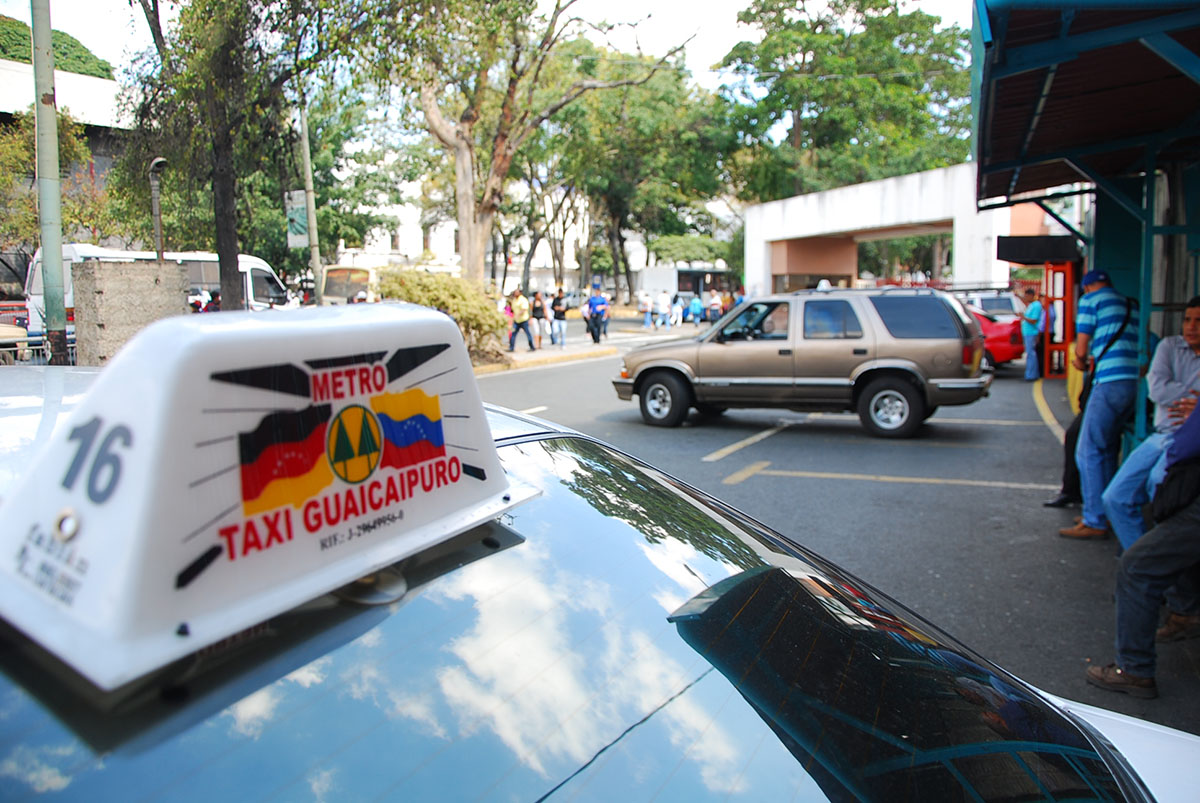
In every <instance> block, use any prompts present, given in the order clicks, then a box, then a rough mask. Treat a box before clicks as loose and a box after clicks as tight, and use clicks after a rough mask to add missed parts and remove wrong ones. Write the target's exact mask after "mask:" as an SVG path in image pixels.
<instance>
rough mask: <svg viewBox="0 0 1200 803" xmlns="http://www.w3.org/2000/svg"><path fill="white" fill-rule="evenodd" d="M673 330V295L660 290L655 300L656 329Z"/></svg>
mask: <svg viewBox="0 0 1200 803" xmlns="http://www.w3.org/2000/svg"><path fill="white" fill-rule="evenodd" d="M660 326H662V327H665V328H667V329H670V328H671V294H670V293H668V292H667V291H666V290H660V291H659V293H658V296H657V297H656V298H655V299H654V328H655V329H657V328H658V327H660Z"/></svg>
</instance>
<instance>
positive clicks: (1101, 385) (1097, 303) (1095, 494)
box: [1058, 270, 1138, 538]
mask: <svg viewBox="0 0 1200 803" xmlns="http://www.w3.org/2000/svg"><path fill="white" fill-rule="evenodd" d="M1081 284H1082V285H1083V292H1084V295H1083V297H1082V298H1081V299H1079V312H1078V314H1077V315H1076V317H1075V348H1074V351H1073V352H1072V354H1071V363H1072V364H1073V365H1074V366H1075V367H1076V368H1077V369H1079V370H1081V371H1082V370H1085V369H1086V368H1087V363H1088V360H1089V359H1090V360H1091V362H1092V375H1093V378H1092V390H1091V395H1089V396H1088V400H1087V406H1086V407H1085V408H1084V413H1083V422H1082V423H1081V424H1080V427H1079V443H1078V444H1077V446H1076V448H1075V464H1076V465H1077V466H1079V485H1080V490H1081V491H1082V492H1083V516H1082V518H1081V519H1080V521H1079V523H1077V524H1076V525H1075V526H1074V527H1065V528H1063V529H1061V530H1059V531H1058V534H1059V535H1061V536H1063V537H1064V538H1106V537H1108V518H1107V517H1106V516H1105V515H1104V502H1103V499H1102V497H1103V494H1104V489H1105V488H1106V487H1107V486H1108V481H1109V480H1111V479H1112V478H1113V475H1114V474H1116V473H1117V455H1118V453H1119V451H1120V446H1121V432H1122V430H1123V429H1124V428H1125V421H1126V419H1128V418H1129V416H1130V414H1131V413H1132V412H1133V404H1134V401H1135V399H1136V398H1137V382H1138V351H1137V341H1138V335H1137V331H1138V314H1137V309H1136V308H1135V306H1134V303H1133V301H1131V300H1130V299H1127V298H1125V297H1124V296H1122V295H1121V294H1120V293H1118V292H1117V291H1116V290H1114V289H1113V288H1112V285H1111V284H1110V282H1109V278H1108V274H1107V273H1105V272H1104V271H1100V270H1093V271H1088V272H1087V273H1085V274H1084V275H1083V279H1082V281H1081Z"/></svg>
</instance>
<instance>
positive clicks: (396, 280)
mask: <svg viewBox="0 0 1200 803" xmlns="http://www.w3.org/2000/svg"><path fill="white" fill-rule="evenodd" d="M379 294H380V295H381V296H382V297H383V298H391V299H396V300H399V301H409V302H411V303H413V304H421V305H422V306H426V307H432V308H433V309H437V310H441V311H442V312H445V313H446V314H447V315H449V316H450V317H451V318H453V319H454V320H455V321H456V322H457V323H458V328H459V329H460V330H462V333H463V339H464V340H465V341H466V343H467V350H468V351H469V352H470V354H471V358H472V359H473V360H482V359H494V356H492V355H495V354H496V353H497V352H498V341H497V340H496V338H497V337H498V336H499V335H500V333H501V332H502V331H503V330H504V329H505V328H506V326H507V321H506V320H505V318H504V315H503V313H501V312H500V311H499V310H498V309H496V304H495V302H493V301H492V300H491V299H490V298H488V297H487V295H486V294H485V293H484V292H483V290H482V289H481V288H480V287H478V286H476V285H474V284H471V283H470V282H467V281H464V280H463V279H456V278H454V277H453V276H448V275H446V274H445V273H426V272H424V271H419V270H399V269H384V270H382V271H380V273H379Z"/></svg>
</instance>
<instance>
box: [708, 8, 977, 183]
mask: <svg viewBox="0 0 1200 803" xmlns="http://www.w3.org/2000/svg"><path fill="white" fill-rule="evenodd" d="M738 19H739V20H740V21H741V22H743V23H747V24H751V25H755V26H757V27H759V28H760V29H761V30H762V33H763V36H762V40H761V41H760V42H757V43H754V42H741V43H740V44H738V45H736V46H735V47H734V48H733V50H731V51H730V52H729V54H728V55H727V56H726V57H725V60H724V65H725V66H727V67H732V68H733V69H734V71H735V72H736V73H738V74H739V75H740V76H741V82H740V83H739V84H738V85H736V86H732V87H728V88H727V92H728V94H729V96H730V97H731V98H734V99H735V100H736V101H737V102H738V120H737V127H738V131H739V135H740V137H741V139H742V142H743V144H744V146H745V147H744V149H743V150H742V151H741V152H740V153H739V154H738V157H737V158H736V159H735V160H733V161H732V163H731V173H733V175H734V177H735V181H736V184H737V189H738V191H739V194H740V195H741V196H742V197H745V198H749V199H755V200H770V199H774V198H780V197H784V196H787V195H794V194H799V193H805V192H813V191H818V190H824V189H829V188H832V187H838V186H844V185H847V184H855V183H859V182H862V181H871V180H874V179H879V178H887V177H890V176H896V175H903V174H907V173H913V172H917V171H920V170H928V169H932V168H935V167H944V166H947V165H951V164H957V163H960V162H962V161H964V160H965V159H966V157H967V154H968V150H969V141H968V137H969V133H970V117H969V108H968V99H969V95H970V86H969V81H970V70H969V64H968V62H967V58H968V47H967V45H968V41H967V32H965V31H963V30H962V29H960V28H958V27H956V26H949V27H947V28H944V29H942V30H937V29H936V25H937V23H938V22H939V20H938V19H937V18H936V17H933V16H930V15H929V14H925V13H923V12H920V11H914V12H911V13H901V11H900V8H899V3H898V0H828V2H821V3H815V2H807V1H806V0H791V2H788V0H753V2H752V3H751V4H750V6H749V7H748V8H747V9H746V10H745V11H743V12H741V13H740V14H739V16H738ZM781 131H786V136H785V137H783V138H782V141H780V139H781V138H780V133H781Z"/></svg>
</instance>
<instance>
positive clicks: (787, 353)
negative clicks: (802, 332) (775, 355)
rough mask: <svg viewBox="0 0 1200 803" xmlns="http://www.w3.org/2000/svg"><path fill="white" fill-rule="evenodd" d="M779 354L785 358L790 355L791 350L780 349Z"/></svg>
mask: <svg viewBox="0 0 1200 803" xmlns="http://www.w3.org/2000/svg"><path fill="white" fill-rule="evenodd" d="M779 353H780V354H781V355H783V356H785V357H786V356H787V355H789V354H791V353H792V350H791V349H780V350H779Z"/></svg>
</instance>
